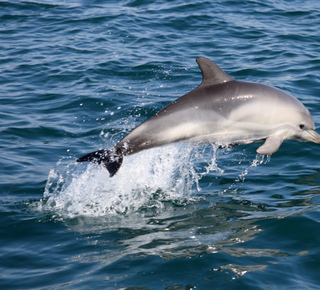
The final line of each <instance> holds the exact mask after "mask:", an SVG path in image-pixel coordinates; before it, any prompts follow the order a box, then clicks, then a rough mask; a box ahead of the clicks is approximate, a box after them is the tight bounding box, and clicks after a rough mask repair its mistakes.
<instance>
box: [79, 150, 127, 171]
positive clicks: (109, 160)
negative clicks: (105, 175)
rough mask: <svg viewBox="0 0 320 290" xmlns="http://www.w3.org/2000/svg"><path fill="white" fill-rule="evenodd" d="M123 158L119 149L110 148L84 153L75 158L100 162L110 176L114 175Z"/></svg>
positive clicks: (80, 160) (82, 160) (81, 160)
mask: <svg viewBox="0 0 320 290" xmlns="http://www.w3.org/2000/svg"><path fill="white" fill-rule="evenodd" d="M122 160H123V155H122V152H121V150H120V149H116V148H112V149H108V150H98V151H95V152H91V153H89V154H87V155H84V156H82V157H80V158H78V159H77V162H84V161H90V162H93V163H97V164H102V165H103V166H104V167H106V168H107V169H108V171H109V173H110V177H112V176H114V175H115V174H116V173H117V171H118V170H119V168H120V166H121V164H122Z"/></svg>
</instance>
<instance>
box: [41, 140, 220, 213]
mask: <svg viewBox="0 0 320 290" xmlns="http://www.w3.org/2000/svg"><path fill="white" fill-rule="evenodd" d="M192 148H193V146H191V145H190V144H174V145H169V146H165V147H162V148H156V149H151V150H147V151H144V152H141V153H140V154H137V155H133V156H126V158H125V160H124V163H123V165H122V167H121V170H120V171H119V172H118V173H117V174H116V175H115V176H114V177H113V178H110V177H109V173H108V171H107V170H106V169H104V168H103V167H101V166H97V165H96V164H93V163H84V164H79V163H75V162H70V160H69V159H63V160H61V161H60V162H58V164H57V166H56V168H54V169H52V170H51V171H50V173H49V176H48V181H47V184H46V187H45V192H44V198H43V199H42V200H41V202H40V203H39V204H38V209H40V210H47V211H54V212H56V213H58V214H60V215H62V216H67V217H69V218H72V217H75V216H79V215H81V216H101V215H106V214H108V215H126V214H130V213H133V212H143V211H161V210H162V209H163V207H164V206H165V203H166V202H170V203H173V204H175V205H177V206H179V205H182V204H184V203H187V202H189V201H190V200H192V199H193V198H192V197H191V195H192V192H193V191H194V189H195V188H194V187H195V184H197V183H198V182H199V179H200V178H201V174H197V173H196V172H195V170H194V150H193V149H192ZM214 158H216V157H214ZM212 168H213V167H212ZM207 170H208V169H207Z"/></svg>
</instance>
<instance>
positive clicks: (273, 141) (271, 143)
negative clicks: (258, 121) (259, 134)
mask: <svg viewBox="0 0 320 290" xmlns="http://www.w3.org/2000/svg"><path fill="white" fill-rule="evenodd" d="M282 142H283V140H282V138H281V137H279V136H269V137H268V138H267V139H266V141H265V142H264V143H263V144H262V145H261V146H260V147H259V148H258V149H257V153H259V154H261V155H271V154H272V153H274V152H276V151H278V149H279V147H280V146H281V144H282Z"/></svg>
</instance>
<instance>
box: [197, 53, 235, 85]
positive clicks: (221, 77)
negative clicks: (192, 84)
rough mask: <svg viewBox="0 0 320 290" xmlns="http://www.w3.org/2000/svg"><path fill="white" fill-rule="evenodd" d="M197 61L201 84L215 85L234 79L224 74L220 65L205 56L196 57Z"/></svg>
mask: <svg viewBox="0 0 320 290" xmlns="http://www.w3.org/2000/svg"><path fill="white" fill-rule="evenodd" d="M197 63H198V65H199V67H200V69H201V72H202V83H201V85H209V84H210V85H217V84H222V83H226V82H230V81H233V80H234V78H232V77H231V76H229V75H228V74H226V73H225V72H224V71H223V70H222V69H221V68H220V67H218V66H217V65H216V64H215V63H214V62H212V61H211V60H209V59H207V58H204V57H198V58H197Z"/></svg>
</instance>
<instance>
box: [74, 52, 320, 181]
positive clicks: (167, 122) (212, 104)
mask: <svg viewBox="0 0 320 290" xmlns="http://www.w3.org/2000/svg"><path fill="white" fill-rule="evenodd" d="M197 63H198V65H199V67H200V69H201V72H202V83H201V84H200V86H199V87H197V88H196V89H194V90H192V91H191V92H189V93H187V94H185V95H184V96H182V97H180V98H179V99H177V100H175V101H174V102H172V103H171V104H169V105H168V106H167V107H165V108H164V109H162V110H161V111H160V112H158V113H157V114H155V115H154V116H153V117H151V118H150V119H149V120H147V121H145V122H144V123H142V124H141V125H139V126H138V127H136V128H135V129H134V130H133V131H131V133H129V134H128V135H127V136H125V137H124V138H123V139H122V140H121V141H120V142H119V143H118V144H117V145H116V146H115V147H114V148H112V149H108V150H99V151H95V152H92V153H89V154H87V155H84V156H82V157H80V158H79V159H78V160H77V161H78V162H82V161H91V162H94V163H98V164H102V165H104V166H105V167H106V168H107V169H108V171H109V173H110V176H113V175H115V174H116V172H117V171H118V170H119V168H120V166H121V164H122V160H123V156H124V155H130V154H135V153H138V152H140V151H142V150H145V149H149V148H153V147H157V146H161V145H165V144H169V143H173V142H178V141H191V142H210V143H215V144H217V145H221V146H232V145H238V144H250V143H253V142H261V141H265V142H264V144H263V145H261V146H260V147H259V148H258V149H257V152H258V153H259V154H263V155H270V154H272V153H274V152H276V151H277V150H278V149H279V147H280V146H281V144H282V142H283V141H284V140H289V139H294V140H298V141H301V142H313V143H316V144H320V135H318V134H317V133H316V132H315V125H314V122H313V120H312V117H311V114H310V112H309V111H308V109H307V108H306V107H305V106H304V105H303V104H302V103H301V102H300V101H299V100H298V99H296V98H294V97H293V96H291V95H289V94H287V93H285V92H283V91H281V90H279V89H276V88H273V87H269V86H266V85H261V84H256V83H249V82H242V81H236V80H235V79H233V78H232V77H231V76H229V75H228V74H226V73H225V72H224V71H223V70H222V69H221V68H220V67H218V66H217V65H216V64H215V63H213V62H212V61H210V60H208V59H206V58H203V57H199V58H197Z"/></svg>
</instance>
